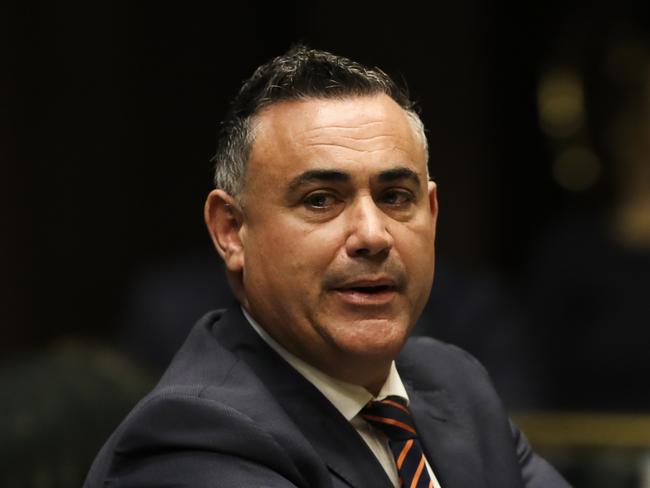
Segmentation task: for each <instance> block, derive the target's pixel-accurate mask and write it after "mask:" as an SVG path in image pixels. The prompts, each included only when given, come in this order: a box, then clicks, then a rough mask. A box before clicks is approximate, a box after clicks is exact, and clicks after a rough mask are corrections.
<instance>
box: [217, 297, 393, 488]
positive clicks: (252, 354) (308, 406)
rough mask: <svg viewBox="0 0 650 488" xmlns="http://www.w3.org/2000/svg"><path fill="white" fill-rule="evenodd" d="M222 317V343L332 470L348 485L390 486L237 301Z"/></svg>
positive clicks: (321, 398) (352, 431)
mask: <svg viewBox="0 0 650 488" xmlns="http://www.w3.org/2000/svg"><path fill="white" fill-rule="evenodd" d="M222 320H223V323H222V327H223V329H222V331H221V332H220V333H219V336H220V342H221V343H222V345H224V346H225V347H227V348H228V349H230V350H231V351H232V352H234V353H235V354H236V355H237V356H239V357H240V359H242V360H243V361H245V362H246V363H247V364H248V366H249V367H250V368H251V369H252V370H253V371H254V373H255V374H256V375H257V376H258V378H259V379H260V380H261V381H262V382H263V383H264V385H265V386H266V387H267V389H268V390H269V392H270V393H271V395H272V396H273V397H274V398H275V399H276V401H277V402H278V403H279V404H280V406H281V407H282V408H283V409H284V410H285V411H286V412H287V414H288V415H289V417H290V418H291V419H292V420H293V422H294V423H295V426H296V427H297V428H298V430H299V431H300V432H301V433H302V435H303V436H304V437H305V438H306V439H307V440H308V441H309V443H310V444H311V445H312V446H313V447H314V449H315V450H316V451H317V453H318V454H319V456H320V457H321V459H322V460H323V462H324V463H325V464H326V465H327V466H328V468H329V470H330V471H331V472H332V473H333V476H335V477H337V478H338V479H340V480H341V481H343V482H344V483H345V484H346V485H348V486H351V487H356V488H367V487H373V488H382V487H385V488H392V484H391V482H390V480H389V478H388V476H387V475H386V473H385V471H384V469H383V468H382V467H381V465H380V464H379V462H378V461H377V459H376V458H375V456H374V454H373V453H372V451H371V450H370V448H369V447H368V446H367V445H366V443H365V442H364V440H363V439H362V438H361V436H360V435H359V433H358V432H357V431H356V430H355V429H354V427H352V425H351V424H350V423H349V422H348V421H347V420H346V419H345V418H344V417H343V416H342V415H341V414H340V413H339V411H338V410H337V409H336V408H335V407H334V406H333V405H332V404H331V403H330V401H329V400H327V399H326V398H325V397H324V396H323V395H322V393H321V392H320V391H318V389H317V388H316V387H315V386H313V385H312V384H311V383H310V382H309V381H307V380H306V379H305V378H304V377H303V376H302V375H301V374H300V373H298V372H297V371H296V370H295V369H293V367H291V366H290V365H289V364H288V363H287V362H286V361H285V360H284V359H282V358H281V357H280V356H279V355H278V354H277V353H276V352H275V351H273V349H271V348H270V347H269V346H268V345H267V344H266V343H265V342H264V341H263V340H262V339H261V338H260V337H259V335H258V334H257V333H256V332H255V331H254V330H253V328H252V327H251V326H250V324H248V322H247V321H246V319H245V318H244V317H243V315H242V314H241V311H240V310H239V305H237V309H236V310H229V311H228V312H227V316H225V317H224V318H223V319H222ZM338 485H340V483H339V484H338ZM335 486H336V485H335Z"/></svg>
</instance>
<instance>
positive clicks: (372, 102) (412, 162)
mask: <svg viewBox="0 0 650 488" xmlns="http://www.w3.org/2000/svg"><path fill="white" fill-rule="evenodd" d="M253 130H254V134H255V142H254V143H253V147H252V151H251V156H250V160H249V170H250V173H249V174H251V176H252V175H254V174H256V173H257V174H259V172H262V173H263V174H264V175H265V176H273V175H272V173H280V174H282V175H285V176H290V175H291V174H294V173H297V172H300V171H304V170H308V169H313V168H315V167H318V168H320V167H325V168H334V169H342V170H345V171H350V172H354V171H360V170H363V171H364V172H372V171H373V170H376V171H382V170H384V169H386V168H387V167H390V166H407V167H411V168H412V169H413V170H414V171H416V172H417V173H422V176H423V179H424V180H425V181H426V176H425V174H426V167H425V160H426V158H425V154H424V145H423V143H422V141H420V140H419V137H418V136H417V134H416V131H415V130H414V126H413V123H412V121H411V120H409V117H408V116H407V114H406V112H405V111H404V110H403V109H402V108H401V107H400V106H399V105H398V104H397V103H396V102H395V101H393V100H392V99H391V98H390V97H388V96H386V95H383V94H381V95H376V96H364V97H350V98H343V99H306V100H297V101H288V102H280V103H276V104H273V105H271V106H269V107H267V108H265V109H264V110H263V111H262V112H261V113H260V114H259V115H257V116H256V118H255V121H254V129H253Z"/></svg>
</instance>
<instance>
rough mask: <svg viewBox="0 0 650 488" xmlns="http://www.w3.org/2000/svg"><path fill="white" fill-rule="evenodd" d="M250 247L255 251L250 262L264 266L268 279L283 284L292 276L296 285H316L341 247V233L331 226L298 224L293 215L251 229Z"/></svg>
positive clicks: (291, 279)
mask: <svg viewBox="0 0 650 488" xmlns="http://www.w3.org/2000/svg"><path fill="white" fill-rule="evenodd" d="M248 239H249V242H248V243H249V246H247V247H248V249H249V250H251V252H253V254H252V255H251V257H250V259H247V260H246V261H247V265H248V266H250V267H251V268H252V267H255V268H256V270H255V271H257V269H263V270H264V273H265V274H267V276H266V277H262V279H266V280H267V281H269V280H270V281H273V282H274V284H275V285H278V286H279V285H282V284H283V282H284V281H287V280H290V281H291V282H292V283H293V284H294V285H295V284H296V282H302V283H301V284H303V285H311V286H312V287H313V286H314V284H317V283H314V282H315V281H316V278H315V277H318V282H320V278H321V277H322V275H323V273H324V272H325V271H326V270H327V268H328V266H329V265H330V263H331V262H332V261H333V259H334V258H335V256H336V255H337V252H338V250H339V248H340V245H339V241H340V239H339V238H338V235H337V233H336V231H335V228H334V227H333V226H332V228H330V227H329V226H323V225H321V226H317V227H313V226H306V225H296V224H295V222H293V221H291V219H286V221H277V220H276V222H274V223H273V225H267V226H264V227H263V228H260V229H251V231H249V233H248Z"/></svg>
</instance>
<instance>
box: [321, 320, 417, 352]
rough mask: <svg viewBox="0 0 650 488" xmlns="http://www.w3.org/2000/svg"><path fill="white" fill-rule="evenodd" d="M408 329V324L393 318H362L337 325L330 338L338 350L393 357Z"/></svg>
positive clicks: (405, 337)
mask: <svg viewBox="0 0 650 488" xmlns="http://www.w3.org/2000/svg"><path fill="white" fill-rule="evenodd" d="M409 330H410V327H409V326H408V324H406V323H403V322H402V321H398V320H395V319H393V320H387V319H364V320H359V321H355V322H352V323H348V324H346V325H344V326H341V327H338V330H337V333H336V334H333V335H332V339H333V342H334V343H335V344H336V346H337V347H338V348H339V349H340V350H342V351H344V352H345V353H347V354H352V355H354V356H356V357H359V358H361V357H368V358H371V357H376V358H383V359H385V358H390V359H394V358H395V357H397V355H398V354H399V352H400V350H401V349H402V346H403V345H404V342H405V341H406V339H407V337H408V332H409Z"/></svg>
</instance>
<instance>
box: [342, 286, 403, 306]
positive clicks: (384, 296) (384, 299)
mask: <svg viewBox="0 0 650 488" xmlns="http://www.w3.org/2000/svg"><path fill="white" fill-rule="evenodd" d="M336 294H337V295H338V297H339V298H340V299H342V300H343V301H344V302H346V303H349V304H351V305H375V306H376V305H386V304H388V303H390V302H391V301H392V300H393V299H394V298H395V296H396V295H397V292H396V291H395V290H384V291H380V292H377V293H364V292H361V291H358V290H336Z"/></svg>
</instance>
